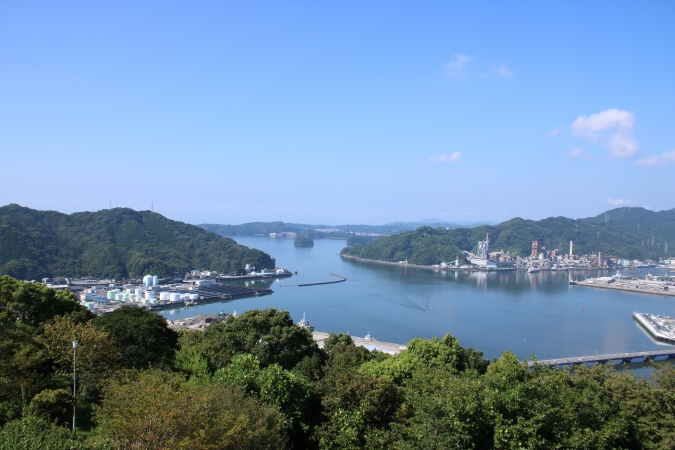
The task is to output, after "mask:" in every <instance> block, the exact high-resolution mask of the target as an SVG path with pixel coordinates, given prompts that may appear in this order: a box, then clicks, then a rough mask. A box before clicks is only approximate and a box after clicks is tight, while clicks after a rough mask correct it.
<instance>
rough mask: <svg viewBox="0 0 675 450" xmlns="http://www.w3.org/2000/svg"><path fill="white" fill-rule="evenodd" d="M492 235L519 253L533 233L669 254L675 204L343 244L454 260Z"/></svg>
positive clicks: (565, 242) (619, 251) (369, 252)
mask: <svg viewBox="0 0 675 450" xmlns="http://www.w3.org/2000/svg"><path fill="white" fill-rule="evenodd" d="M488 233H489V235H490V244H491V248H492V250H501V249H503V250H504V251H511V252H515V253H518V254H519V255H521V256H527V255H529V254H530V251H531V245H532V241H533V240H535V239H537V240H539V241H540V246H543V247H546V248H547V249H555V248H560V249H561V250H562V251H563V252H567V251H568V249H569V241H574V252H575V254H584V253H597V252H602V253H603V254H604V255H606V256H610V255H613V256H618V257H622V258H628V259H641V260H644V259H653V260H658V258H659V257H664V256H667V255H668V254H673V253H675V252H673V251H672V250H671V249H670V248H668V244H669V245H670V246H672V245H675V209H671V210H668V211H659V212H654V211H649V210H646V209H644V208H617V209H613V210H610V211H607V212H605V213H603V214H599V215H597V216H595V217H589V218H585V219H576V220H575V219H568V218H566V217H549V218H547V219H543V220H538V221H533V220H524V219H521V218H519V217H517V218H514V219H511V220H508V221H506V222H503V223H500V224H498V225H494V226H489V225H482V226H477V227H473V228H456V229H451V230H446V229H445V228H432V227H428V226H423V227H420V228H417V229H416V230H415V231H407V232H404V233H400V234H396V235H393V236H387V237H383V238H381V239H378V240H376V241H374V242H370V243H359V244H355V245H353V246H352V247H347V248H345V249H343V250H342V253H343V254H345V255H350V256H358V257H361V258H367V259H377V260H384V261H402V260H405V259H407V260H408V262H410V263H413V264H425V265H428V264H438V263H439V262H441V261H452V260H454V259H455V258H456V257H457V256H461V255H462V250H472V249H474V248H475V247H476V244H477V243H478V241H479V240H484V239H485V236H486V234H488Z"/></svg>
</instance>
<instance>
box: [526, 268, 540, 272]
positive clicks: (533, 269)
mask: <svg viewBox="0 0 675 450" xmlns="http://www.w3.org/2000/svg"><path fill="white" fill-rule="evenodd" d="M537 272H539V268H537V267H530V268H528V269H527V273H537Z"/></svg>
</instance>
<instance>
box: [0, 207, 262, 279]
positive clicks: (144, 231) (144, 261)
mask: <svg viewBox="0 0 675 450" xmlns="http://www.w3.org/2000/svg"><path fill="white" fill-rule="evenodd" d="M246 264H253V265H255V266H256V267H258V268H263V267H265V268H273V267H274V259H272V258H271V257H270V255H268V254H266V253H263V252H261V251H259V250H255V249H249V248H248V247H245V246H243V245H239V244H237V243H236V242H235V241H233V240H232V239H228V238H225V237H222V236H220V235H218V234H216V233H211V232H208V231H206V230H204V229H202V228H200V227H197V226H194V225H188V224H186V223H183V222H176V221H173V220H170V219H167V218H166V217H164V216H162V215H160V214H157V213H153V212H150V211H134V210H132V209H127V208H115V209H111V210H101V211H98V212H80V213H75V214H70V215H68V214H62V213H59V212H56V211H37V210H34V209H30V208H24V207H21V206H19V205H15V204H12V205H7V206H3V207H0V275H10V276H12V277H15V278H18V279H40V278H43V277H56V276H65V277H77V276H94V277H106V278H118V279H119V278H123V277H133V278H138V277H142V276H143V275H145V274H148V273H150V274H153V275H158V276H171V275H173V273H174V272H179V273H181V275H182V274H183V273H185V272H186V271H188V270H191V269H208V270H216V271H219V272H221V273H236V272H241V271H242V270H243V268H244V266H245V265H246Z"/></svg>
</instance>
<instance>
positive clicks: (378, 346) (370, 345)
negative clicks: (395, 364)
mask: <svg viewBox="0 0 675 450" xmlns="http://www.w3.org/2000/svg"><path fill="white" fill-rule="evenodd" d="M328 336H330V333H324V332H321V331H313V332H312V337H313V338H314V341H315V342H316V343H317V345H318V346H319V348H323V345H324V341H325V340H326V339H328ZM350 337H351V338H352V341H354V345H356V346H357V347H365V348H367V349H368V350H370V351H373V350H379V351H381V352H383V353H389V354H390V355H398V354H399V353H401V352H402V351H403V350H407V349H408V347H406V346H405V345H401V344H393V343H391V342H382V341H378V340H376V339H373V338H372V337H371V338H370V339H366V338H365V337H364V338H360V337H356V336H351V335H350Z"/></svg>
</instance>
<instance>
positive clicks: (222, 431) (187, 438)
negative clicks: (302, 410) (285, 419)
mask: <svg viewBox="0 0 675 450" xmlns="http://www.w3.org/2000/svg"><path fill="white" fill-rule="evenodd" d="M97 419H98V422H99V426H98V428H97V430H96V435H95V436H92V438H91V441H90V443H91V444H92V445H109V446H111V447H113V448H133V449H139V450H140V449H158V448H162V449H195V450H201V449H214V450H215V449H280V448H283V447H284V439H283V434H282V433H281V431H280V429H281V424H282V418H281V415H280V414H279V412H278V410H277V409H276V408H274V407H271V406H266V405H263V404H261V403H260V402H258V401H256V400H255V399H254V398H251V397H248V396H246V395H245V394H244V391H243V389H235V388H232V387H224V386H222V385H219V384H196V383H185V382H184V379H183V377H182V376H180V375H177V374H173V373H169V372H163V371H160V370H156V369H153V370H148V371H143V372H134V371H131V372H121V373H119V374H118V375H117V376H116V377H115V378H114V379H113V380H112V381H111V382H110V384H109V385H108V386H107V387H106V389H105V395H104V399H103V404H102V407H101V408H100V410H99V411H98V414H97Z"/></svg>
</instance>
